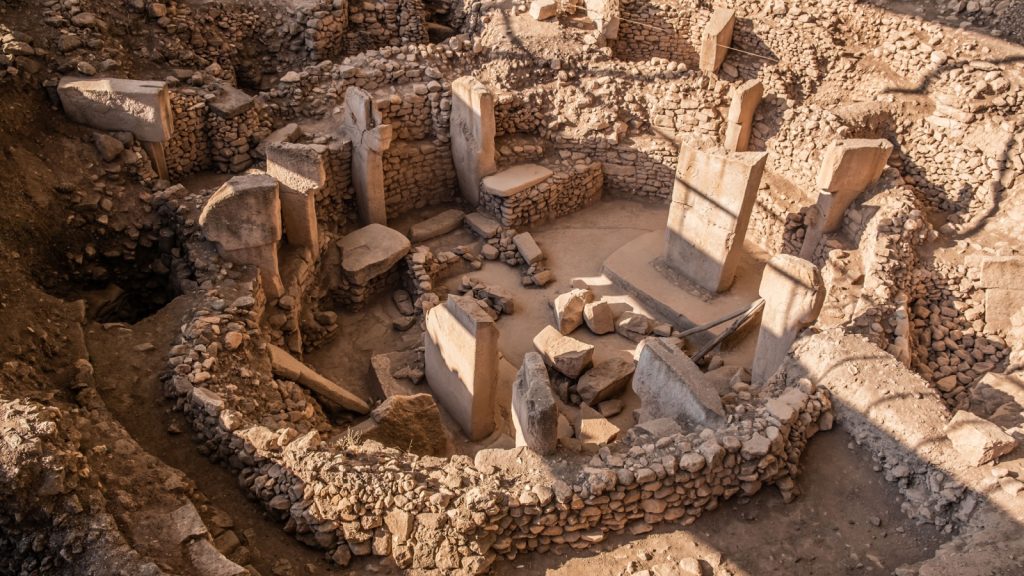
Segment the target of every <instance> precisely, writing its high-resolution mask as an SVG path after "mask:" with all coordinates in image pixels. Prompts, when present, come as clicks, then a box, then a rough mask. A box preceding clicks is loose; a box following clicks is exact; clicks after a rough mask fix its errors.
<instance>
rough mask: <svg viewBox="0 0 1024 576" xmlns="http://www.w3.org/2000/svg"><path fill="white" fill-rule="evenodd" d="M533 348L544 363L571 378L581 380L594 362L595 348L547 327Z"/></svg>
mask: <svg viewBox="0 0 1024 576" xmlns="http://www.w3.org/2000/svg"><path fill="white" fill-rule="evenodd" d="M533 346H534V347H535V348H536V349H537V351H538V352H540V353H541V355H542V356H544V361H545V362H547V363H548V365H550V366H552V367H554V369H555V370H558V371H559V372H561V373H562V374H564V375H565V376H568V377H569V378H579V376H580V375H581V374H583V372H584V371H585V370H586V369H587V368H589V367H590V366H591V365H592V364H593V362H594V347H593V346H592V345H591V344H587V343H585V342H580V341H579V340H577V339H575V338H572V337H571V336H565V335H563V334H562V333H560V332H559V331H558V330H557V329H555V328H554V327H553V326H545V327H544V329H543V330H541V331H540V333H538V334H537V335H536V336H534V338H533Z"/></svg>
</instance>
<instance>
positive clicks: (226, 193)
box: [199, 174, 284, 298]
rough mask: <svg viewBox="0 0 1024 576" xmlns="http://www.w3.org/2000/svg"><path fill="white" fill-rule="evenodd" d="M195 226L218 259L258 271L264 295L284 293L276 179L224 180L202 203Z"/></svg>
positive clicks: (258, 176) (261, 176)
mask: <svg viewBox="0 0 1024 576" xmlns="http://www.w3.org/2000/svg"><path fill="white" fill-rule="evenodd" d="M199 226H200V227H201V228H202V230H203V236H204V237H206V239H207V240H209V241H211V242H214V243H216V245H217V251H218V252H219V253H220V255H221V257H222V258H224V259H225V260H228V261H230V262H235V263H237V264H251V265H253V266H256V267H257V268H259V270H260V273H261V276H262V277H263V290H264V291H265V292H266V294H267V296H269V297H271V298H277V297H279V296H281V295H283V294H284V285H283V284H282V282H281V274H280V272H279V270H278V265H277V243H278V241H280V240H281V199H280V195H279V190H278V184H277V180H275V179H274V178H273V177H271V176H268V175H266V174H243V175H241V176H235V177H234V178H232V179H230V180H228V181H227V182H225V183H224V185H223V186H221V187H220V188H218V189H217V191H216V192H214V193H213V196H210V199H209V200H208V201H207V202H206V205H205V206H204V207H203V211H202V213H201V214H200V215H199Z"/></svg>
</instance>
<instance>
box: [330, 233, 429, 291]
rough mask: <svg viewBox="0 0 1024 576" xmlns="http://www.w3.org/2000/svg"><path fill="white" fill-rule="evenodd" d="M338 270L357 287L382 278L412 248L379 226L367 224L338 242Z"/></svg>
mask: <svg viewBox="0 0 1024 576" xmlns="http://www.w3.org/2000/svg"><path fill="white" fill-rule="evenodd" d="M338 247H339V248H341V268H342V270H344V272H345V276H346V277H347V278H348V279H349V280H351V281H352V282H354V283H356V284H359V285H366V284H368V283H369V282H370V280H372V279H374V278H376V277H377V276H380V275H381V274H384V273H385V272H387V271H388V270H390V269H391V267H392V266H394V265H395V264H397V263H398V262H399V261H400V260H401V259H402V258H405V255H406V254H408V253H409V249H410V248H412V244H411V243H410V242H409V239H408V238H406V237H405V235H404V234H402V233H401V232H399V231H398V230H395V229H393V228H388V227H387V226H384V225H383V224H370V225H369V226H363V227H362V228H360V229H359V230H356V231H355V232H353V233H351V234H349V235H347V236H345V237H344V238H342V239H341V240H339V241H338Z"/></svg>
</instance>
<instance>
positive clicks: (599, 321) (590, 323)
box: [583, 300, 615, 336]
mask: <svg viewBox="0 0 1024 576" xmlns="http://www.w3.org/2000/svg"><path fill="white" fill-rule="evenodd" d="M583 321H584V322H586V323H587V328H588V329H590V331H591V332H593V333H594V334H597V335H598V336H600V335H602V334H610V333H611V332H614V331H615V315H614V314H613V313H612V307H611V306H610V305H609V304H608V303H607V302H603V301H600V300H599V301H597V302H588V303H587V304H586V306H584V307H583Z"/></svg>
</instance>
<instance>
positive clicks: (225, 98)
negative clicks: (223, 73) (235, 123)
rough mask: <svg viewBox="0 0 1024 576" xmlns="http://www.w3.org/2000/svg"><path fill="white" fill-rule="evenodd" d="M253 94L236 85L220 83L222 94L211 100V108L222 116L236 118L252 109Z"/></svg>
mask: <svg viewBox="0 0 1024 576" xmlns="http://www.w3.org/2000/svg"><path fill="white" fill-rule="evenodd" d="M252 102H253V100H252V96H249V95H248V94H246V93H245V92H242V91H241V90H239V89H238V88H235V87H234V86H228V85H227V84H221V85H220V94H218V95H217V97H216V98H214V99H213V100H212V101H211V102H210V104H209V105H210V110H212V111H213V113H214V114H216V115H218V116H220V117H222V118H234V117H235V116H238V115H240V114H244V113H245V112H248V111H249V110H250V109H252Z"/></svg>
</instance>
